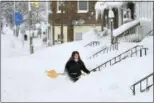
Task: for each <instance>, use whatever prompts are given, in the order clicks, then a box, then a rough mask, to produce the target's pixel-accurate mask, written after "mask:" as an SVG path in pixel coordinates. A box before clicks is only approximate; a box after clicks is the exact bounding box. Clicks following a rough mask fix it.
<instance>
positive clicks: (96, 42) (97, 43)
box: [84, 41, 100, 47]
mask: <svg viewBox="0 0 154 103" xmlns="http://www.w3.org/2000/svg"><path fill="white" fill-rule="evenodd" d="M98 45H100V42H99V41H91V42H90V43H88V44H87V45H85V46H84V47H87V46H98Z"/></svg>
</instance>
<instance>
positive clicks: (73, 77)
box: [69, 74, 80, 82]
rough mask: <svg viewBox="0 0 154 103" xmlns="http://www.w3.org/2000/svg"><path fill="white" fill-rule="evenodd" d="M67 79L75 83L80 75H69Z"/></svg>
mask: <svg viewBox="0 0 154 103" xmlns="http://www.w3.org/2000/svg"><path fill="white" fill-rule="evenodd" d="M69 77H70V79H71V80H72V81H73V82H76V81H77V80H79V77H80V74H69Z"/></svg>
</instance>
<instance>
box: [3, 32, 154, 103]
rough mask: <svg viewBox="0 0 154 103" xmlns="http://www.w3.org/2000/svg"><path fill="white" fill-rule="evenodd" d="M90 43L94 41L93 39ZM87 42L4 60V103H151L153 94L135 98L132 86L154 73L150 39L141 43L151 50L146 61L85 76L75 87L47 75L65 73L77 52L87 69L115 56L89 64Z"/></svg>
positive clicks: (134, 60)
mask: <svg viewBox="0 0 154 103" xmlns="http://www.w3.org/2000/svg"><path fill="white" fill-rule="evenodd" d="M87 35H88V34H87ZM4 36H5V35H4ZM4 36H2V40H3V43H2V48H4V49H3V50H4V51H3V53H4V52H5V50H7V49H5V45H8V44H7V39H6V38H8V37H6V36H5V37H6V38H5V37H4ZM3 38H5V39H3ZM5 40H6V41H5ZM91 40H95V39H94V38H91ZM85 41H86V40H85ZM85 41H84V40H83V41H80V42H79V41H78V42H72V43H65V44H62V45H57V46H53V47H51V48H47V49H44V50H40V51H37V52H36V53H35V54H34V55H25V56H21V57H11V58H6V57H4V58H2V61H1V64H2V75H1V77H2V101H3V102H4V101H5V102H6V101H7V102H8V101H9V102H10V101H11V102H17V101H18V102H38V101H41V102H54V101H63V102H64V101H69V102H74V101H75V102H77V101H78V102H80V101H85V102H88V101H89V102H92V101H95V102H96V101H98V102H100V101H105V102H108V101H110V102H113V101H114V102H115V101H127V100H128V99H129V98H131V100H129V101H140V100H141V98H144V101H152V98H153V95H152V94H151V92H149V93H150V94H149V93H147V94H146V93H145V95H140V96H139V97H137V98H135V97H134V96H133V95H132V92H131V90H130V86H131V85H132V84H133V83H134V82H136V81H138V80H139V79H141V78H143V77H144V76H146V75H148V74H149V73H151V72H153V58H152V57H153V52H152V51H153V38H152V37H148V38H146V39H145V40H143V42H142V43H140V44H143V45H145V46H146V47H148V48H149V51H148V55H147V56H146V57H143V58H135V57H134V58H130V59H127V60H125V61H122V62H121V63H118V64H116V65H114V66H112V67H107V68H104V69H103V70H102V71H101V72H94V73H91V74H90V75H87V76H83V77H82V78H81V79H80V80H79V81H78V82H76V83H72V82H70V81H69V80H68V78H67V77H63V76H59V77H58V78H57V79H55V80H54V79H51V78H49V77H48V76H47V75H46V71H47V70H49V69H55V70H56V71H57V72H63V71H64V66H65V63H66V62H67V60H68V59H69V57H70V56H71V53H72V51H76V50H77V51H79V52H80V55H81V57H82V59H83V61H85V64H86V66H87V67H88V69H92V68H93V67H96V64H95V63H94V62H99V61H98V60H100V62H103V61H106V60H108V58H109V57H111V56H113V55H111V54H108V55H106V56H105V55H102V57H101V58H97V59H95V61H93V62H89V63H88V59H87V58H86V57H87V56H89V54H90V53H91V51H89V49H87V48H85V47H84V43H85ZM87 41H89V40H87ZM102 43H103V42H102ZM101 45H103V44H101ZM130 46H134V43H132V44H130ZM130 46H129V43H128V44H127V43H126V44H122V45H120V47H119V48H124V49H127V48H130ZM8 48H9V47H8ZM19 51H20V49H19ZM20 52H21V51H20ZM120 52H121V51H120ZM112 54H113V53H112ZM115 54H116V53H115ZM115 54H114V55H115ZM2 55H3V54H2ZM12 55H14V54H12ZM109 55H110V56H109ZM101 59H102V60H101ZM145 63H146V65H145ZM8 64H9V65H8ZM138 94H140V93H139V92H138V93H137V96H138ZM149 96H150V97H149Z"/></svg>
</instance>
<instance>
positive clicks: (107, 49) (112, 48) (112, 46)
mask: <svg viewBox="0 0 154 103" xmlns="http://www.w3.org/2000/svg"><path fill="white" fill-rule="evenodd" d="M112 50H113V51H114V50H118V43H114V44H111V45H110V46H109V47H105V48H102V49H101V50H99V51H98V52H96V53H94V54H93V55H92V56H91V57H90V59H91V58H94V57H97V56H98V55H99V54H100V53H102V52H103V54H104V53H108V52H109V51H112Z"/></svg>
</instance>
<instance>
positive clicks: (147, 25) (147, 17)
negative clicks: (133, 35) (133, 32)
mask: <svg viewBox="0 0 154 103" xmlns="http://www.w3.org/2000/svg"><path fill="white" fill-rule="evenodd" d="M135 12H136V19H138V20H141V27H140V30H139V31H140V33H141V34H142V35H145V34H147V33H148V32H149V31H150V30H152V29H153V2H135Z"/></svg>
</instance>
